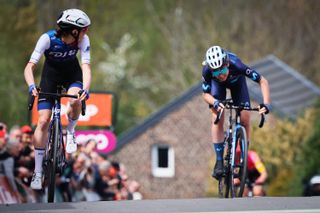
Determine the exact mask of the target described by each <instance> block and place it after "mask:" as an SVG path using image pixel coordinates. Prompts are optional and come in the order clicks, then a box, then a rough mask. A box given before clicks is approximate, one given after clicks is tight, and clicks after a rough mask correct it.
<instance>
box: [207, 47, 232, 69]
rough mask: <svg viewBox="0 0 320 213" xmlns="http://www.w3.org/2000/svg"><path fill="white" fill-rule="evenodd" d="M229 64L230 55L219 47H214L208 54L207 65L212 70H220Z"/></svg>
mask: <svg viewBox="0 0 320 213" xmlns="http://www.w3.org/2000/svg"><path fill="white" fill-rule="evenodd" d="M227 62H228V54H227V53H226V51H224V49H222V48H221V47H219V46H212V47H210V48H209V49H208V50H207V53H206V64H208V65H209V66H210V67H211V68H212V69H218V68H220V67H222V66H223V65H225V64H227Z"/></svg>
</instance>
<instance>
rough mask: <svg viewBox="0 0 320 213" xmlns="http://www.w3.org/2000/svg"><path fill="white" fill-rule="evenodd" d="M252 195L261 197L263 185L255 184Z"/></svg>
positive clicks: (263, 193)
mask: <svg viewBox="0 0 320 213" xmlns="http://www.w3.org/2000/svg"><path fill="white" fill-rule="evenodd" d="M252 192H253V196H254V197H262V196H265V191H264V187H263V185H262V184H255V185H254V186H253V189H252Z"/></svg>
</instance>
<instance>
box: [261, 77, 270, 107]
mask: <svg viewBox="0 0 320 213" xmlns="http://www.w3.org/2000/svg"><path fill="white" fill-rule="evenodd" d="M259 84H260V88H261V93H262V97H263V103H264V104H270V89H269V83H268V81H267V79H265V78H264V77H263V76H261V80H260V82H259Z"/></svg>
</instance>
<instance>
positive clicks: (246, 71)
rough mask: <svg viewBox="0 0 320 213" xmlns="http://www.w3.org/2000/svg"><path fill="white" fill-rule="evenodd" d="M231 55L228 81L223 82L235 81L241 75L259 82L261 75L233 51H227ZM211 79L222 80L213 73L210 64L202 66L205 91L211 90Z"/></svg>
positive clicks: (203, 88) (230, 82)
mask: <svg viewBox="0 0 320 213" xmlns="http://www.w3.org/2000/svg"><path fill="white" fill-rule="evenodd" d="M227 54H228V56H229V67H228V69H229V75H228V78H227V80H226V81H224V82H221V83H223V84H232V83H235V82H236V81H237V80H238V79H239V77H240V76H246V77H248V78H250V79H251V80H253V81H255V82H257V83H259V82H260V79H261V75H260V74H259V73H258V72H256V71H255V70H253V69H251V68H250V67H249V66H247V65H245V64H244V63H242V61H241V60H240V59H239V58H238V56H236V55H235V54H233V53H231V52H227ZM211 81H216V82H220V81H219V80H218V79H217V78H216V77H214V76H213V75H212V69H211V68H210V67H209V66H208V65H204V66H203V68H202V90H203V92H205V93H210V92H211Z"/></svg>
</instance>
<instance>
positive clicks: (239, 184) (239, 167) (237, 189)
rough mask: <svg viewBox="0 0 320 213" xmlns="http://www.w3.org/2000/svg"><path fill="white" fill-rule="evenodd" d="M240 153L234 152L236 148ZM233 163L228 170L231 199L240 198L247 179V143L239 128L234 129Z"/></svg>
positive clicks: (242, 131)
mask: <svg viewBox="0 0 320 213" xmlns="http://www.w3.org/2000/svg"><path fill="white" fill-rule="evenodd" d="M237 147H238V149H240V151H236V148H237ZM232 154H233V155H234V158H233V159H234V162H233V166H232V168H231V170H230V177H231V178H230V186H231V188H230V193H231V197H242V195H243V191H244V187H245V184H246V177H247V165H248V142H247V135H246V131H245V128H244V127H242V126H240V127H239V128H237V129H236V146H235V147H234V150H233V153H232Z"/></svg>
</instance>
